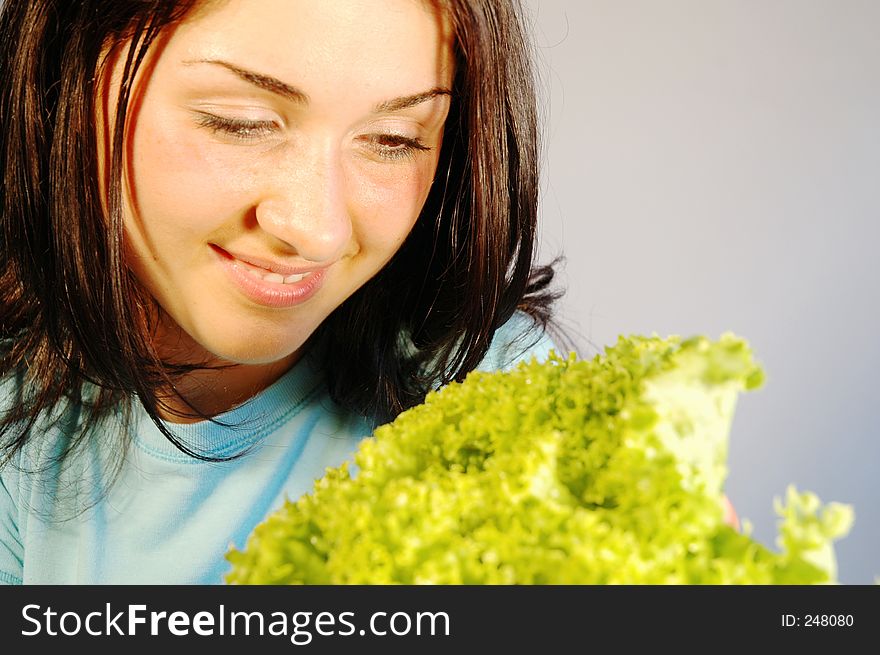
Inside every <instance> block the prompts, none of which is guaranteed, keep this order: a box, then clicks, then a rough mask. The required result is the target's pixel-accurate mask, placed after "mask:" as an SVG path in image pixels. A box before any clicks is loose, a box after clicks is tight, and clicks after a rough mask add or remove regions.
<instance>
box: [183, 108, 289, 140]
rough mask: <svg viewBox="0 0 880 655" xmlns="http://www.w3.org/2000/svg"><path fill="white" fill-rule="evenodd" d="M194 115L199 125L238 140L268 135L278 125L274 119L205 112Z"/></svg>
mask: <svg viewBox="0 0 880 655" xmlns="http://www.w3.org/2000/svg"><path fill="white" fill-rule="evenodd" d="M196 116H197V119H196V120H197V122H198V125H199V127H204V128H206V129H208V130H210V131H212V132H214V133H217V134H222V135H226V136H231V137H233V138H235V139H237V140H240V141H253V140H256V139H260V138H262V137H265V136H269V135H270V134H273V133H274V132H276V131H277V130H278V127H279V126H278V124H277V123H276V122H275V121H265V120H262V121H261V120H250V119H246V118H230V117H227V116H218V115H217V114H209V113H206V112H197V114H196Z"/></svg>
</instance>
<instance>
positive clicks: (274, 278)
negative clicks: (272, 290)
mask: <svg viewBox="0 0 880 655" xmlns="http://www.w3.org/2000/svg"><path fill="white" fill-rule="evenodd" d="M247 272H248V273H250V274H251V275H253V276H254V277H255V278H257V279H258V280H263V281H264V282H273V283H275V284H293V283H294V282H299V281H300V280H302V279H303V278H304V277H305V276H306V275H308V273H294V274H293V275H288V276H287V277H284V276H283V275H281V274H279V273H260V272H258V271H255V270H254V269H252V268H249V269H247Z"/></svg>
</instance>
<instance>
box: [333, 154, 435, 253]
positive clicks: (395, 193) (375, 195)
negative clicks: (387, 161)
mask: <svg viewBox="0 0 880 655" xmlns="http://www.w3.org/2000/svg"><path fill="white" fill-rule="evenodd" d="M424 159H425V160H427V161H423V162H419V163H418V165H412V166H408V167H405V166H401V167H400V168H401V169H405V170H398V171H394V170H390V171H386V173H385V175H384V176H382V177H381V178H379V179H377V178H375V177H374V178H373V179H371V180H369V181H366V182H365V181H364V180H363V179H361V180H360V183H358V182H355V184H354V185H353V187H350V188H353V189H354V191H353V194H352V195H353V197H354V203H355V204H356V205H357V207H358V208H359V211H356V212H352V215H353V216H356V217H357V219H356V220H355V224H354V225H353V226H352V227H353V231H354V233H355V235H356V237H357V239H358V242H359V243H360V244H361V246H362V247H363V248H365V249H366V248H369V249H370V250H372V251H374V252H375V253H376V254H379V251H381V252H382V254H384V255H385V257H384V258H385V259H390V257H391V256H392V255H393V254H394V253H395V252H397V250H398V249H399V248H400V246H401V245H403V242H404V241H405V240H406V237H407V236H408V235H409V233H410V231H411V230H412V228H413V225H415V223H416V220H417V219H418V217H419V214H420V213H421V211H422V207H423V206H424V204H425V200H426V199H427V197H428V192H429V190H430V188H431V183H432V181H433V178H434V171H435V168H436V161H435V160H429V159H428V158H427V157H425V158H424ZM389 168H392V169H393V168H394V167H389Z"/></svg>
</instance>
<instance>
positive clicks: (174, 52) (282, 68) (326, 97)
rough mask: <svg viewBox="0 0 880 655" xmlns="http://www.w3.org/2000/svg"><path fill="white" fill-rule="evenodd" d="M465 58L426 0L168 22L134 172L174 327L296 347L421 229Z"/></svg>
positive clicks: (132, 186) (144, 273) (259, 349)
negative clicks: (459, 60) (456, 74)
mask: <svg viewBox="0 0 880 655" xmlns="http://www.w3.org/2000/svg"><path fill="white" fill-rule="evenodd" d="M122 65H123V64H122V60H117V61H116V62H115V63H114V67H115V75H116V76H117V77H118V75H119V71H120V70H121V67H122ZM452 73H453V71H452V55H451V43H450V40H449V37H448V34H447V32H446V29H445V23H444V21H443V19H442V16H441V15H440V14H439V13H438V12H437V11H435V10H434V9H433V8H432V6H431V3H426V2H422V1H420V0H334V1H333V2H325V1H321V2H315V1H314V0H228V1H226V2H221V3H219V4H218V5H217V6H216V7H215V6H213V5H207V6H206V7H204V8H203V9H202V10H200V11H197V12H196V13H195V14H194V15H193V16H192V17H191V18H190V20H188V21H186V22H184V23H183V24H182V25H180V26H179V27H177V28H176V29H173V30H170V31H169V32H168V33H167V34H166V35H165V36H164V38H160V39H159V40H158V41H157V42H156V43H155V44H154V46H153V48H152V50H151V55H150V57H149V58H148V59H147V60H146V61H145V62H144V64H143V66H142V67H141V69H140V71H139V73H138V77H137V78H136V82H135V87H134V91H133V97H132V100H131V102H130V104H129V112H130V113H129V121H130V122H129V128H128V131H127V137H126V138H127V142H126V143H127V145H126V152H125V159H126V165H125V184H124V189H125V195H126V207H125V231H126V247H127V256H128V263H129V266H130V267H131V268H132V270H133V271H134V272H135V274H136V276H137V277H138V279H139V280H140V282H141V283H142V284H143V285H144V286H145V287H146V288H147V289H148V290H149V291H150V292H151V293H152V294H153V296H154V297H155V298H156V299H157V300H158V302H159V303H160V305H161V306H162V308H163V309H164V311H165V314H166V315H167V316H166V317H165V321H166V323H165V331H164V333H163V334H162V335H161V339H162V341H163V343H165V344H166V345H170V344H174V345H173V346H172V347H173V348H177V349H178V351H179V352H181V353H186V355H187V356H188V357H192V356H193V355H196V356H199V355H201V356H205V357H208V358H209V359H211V360H216V359H220V360H224V361H230V362H236V363H241V364H249V365H263V364H269V363H278V362H279V361H281V360H286V361H289V362H290V363H292V362H293V361H295V359H296V358H297V357H298V351H299V349H300V348H301V346H302V345H303V343H304V342H305V341H306V339H307V338H308V337H309V336H310V335H311V334H312V333H313V331H314V330H315V329H316V328H317V327H318V326H319V324H320V323H321V322H322V321H323V320H324V319H325V318H327V316H328V315H329V314H330V313H331V312H332V311H333V310H334V309H336V308H337V307H338V306H339V305H340V304H341V303H342V302H343V301H344V300H345V299H346V298H348V297H349V296H350V295H351V294H352V293H353V292H354V291H355V290H356V289H358V288H359V287H360V286H361V285H363V284H364V283H365V282H366V281H367V280H369V279H370V278H371V277H373V275H375V274H376V273H377V272H378V271H379V270H380V269H381V268H382V267H383V266H384V265H385V263H386V262H388V261H389V259H391V257H392V256H393V255H394V254H395V252H397V250H398V248H399V247H400V246H401V244H402V243H403V241H404V239H405V238H406V236H407V235H408V234H409V232H410V230H411V229H412V227H413V224H414V223H415V221H416V219H417V217H418V216H419V212H420V210H421V208H422V205H423V203H424V201H425V199H426V197H427V194H428V190H429V188H430V186H431V183H432V180H433V178H434V173H435V170H436V167H437V160H438V155H439V151H440V146H441V137H442V133H443V125H444V122H445V119H446V114H447V110H448V107H449V95H448V92H449V89H450V88H451V83H452ZM110 97H115V96H114V95H111V96H110ZM109 104H110V105H112V101H111V102H110V103H109ZM169 318H170V319H171V320H170V321H169V320H168V319H169ZM351 327H352V330H355V331H356V330H357V329H358V326H355V325H353V326H351Z"/></svg>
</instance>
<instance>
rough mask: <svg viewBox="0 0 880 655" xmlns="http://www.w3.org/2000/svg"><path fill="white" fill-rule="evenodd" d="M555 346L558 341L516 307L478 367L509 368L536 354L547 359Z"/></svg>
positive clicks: (488, 368) (497, 332)
mask: <svg viewBox="0 0 880 655" xmlns="http://www.w3.org/2000/svg"><path fill="white" fill-rule="evenodd" d="M553 349H555V345H554V343H553V341H552V340H551V339H550V336H549V335H548V334H547V333H546V331H545V330H544V329H543V328H542V327H541V325H540V324H538V323H536V322H535V320H534V319H532V317H531V316H529V315H528V314H526V313H525V312H521V311H516V312H514V313H513V316H511V317H510V319H508V321H507V322H506V323H504V325H502V326H501V327H500V328H498V329H497V330H496V331H495V336H494V337H493V338H492V343H491V345H490V346H489V351H488V352H487V353H486V356H485V357H484V358H483V361H482V362H481V363H480V365H479V366H477V370H479V371H498V370H509V369H512V368H514V367H515V366H516V365H517V364H519V363H520V362H528V361H531V360H532V359H533V358H535V359H537V360H538V361H544V360H545V359H547V357H548V356H549V355H550V351H551V350H553Z"/></svg>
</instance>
